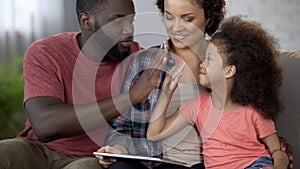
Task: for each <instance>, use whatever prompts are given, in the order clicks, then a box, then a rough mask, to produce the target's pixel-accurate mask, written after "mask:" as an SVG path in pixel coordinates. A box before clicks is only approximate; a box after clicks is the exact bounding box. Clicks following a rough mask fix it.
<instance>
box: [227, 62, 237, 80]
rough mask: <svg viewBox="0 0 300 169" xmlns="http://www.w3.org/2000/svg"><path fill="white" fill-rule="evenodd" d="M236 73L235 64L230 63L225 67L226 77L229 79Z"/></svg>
mask: <svg viewBox="0 0 300 169" xmlns="http://www.w3.org/2000/svg"><path fill="white" fill-rule="evenodd" d="M235 73H236V67H235V65H228V66H226V67H225V78H226V79H229V78H232V77H233V76H234V75H235Z"/></svg>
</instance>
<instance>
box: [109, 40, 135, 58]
mask: <svg viewBox="0 0 300 169" xmlns="http://www.w3.org/2000/svg"><path fill="white" fill-rule="evenodd" d="M129 54H130V49H129V48H128V50H127V51H126V52H122V53H121V52H120V51H119V49H118V43H117V44H116V45H114V46H113V47H112V48H111V49H110V50H109V51H108V52H107V53H106V57H109V58H110V59H111V60H112V61H117V62H121V61H123V60H124V59H125V58H126V57H127V56H129Z"/></svg>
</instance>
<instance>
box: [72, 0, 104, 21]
mask: <svg viewBox="0 0 300 169" xmlns="http://www.w3.org/2000/svg"><path fill="white" fill-rule="evenodd" d="M107 2H108V0H77V2H76V12H77V17H78V19H79V16H80V14H81V13H88V14H92V15H96V14H99V13H100V12H101V11H102V10H103V9H104V8H105V5H106V4H107Z"/></svg>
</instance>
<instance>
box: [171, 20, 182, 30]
mask: <svg viewBox="0 0 300 169" xmlns="http://www.w3.org/2000/svg"><path fill="white" fill-rule="evenodd" d="M182 21H183V19H181V18H176V19H175V21H174V23H173V26H172V29H173V31H174V32H179V31H181V30H182V29H183V25H182Z"/></svg>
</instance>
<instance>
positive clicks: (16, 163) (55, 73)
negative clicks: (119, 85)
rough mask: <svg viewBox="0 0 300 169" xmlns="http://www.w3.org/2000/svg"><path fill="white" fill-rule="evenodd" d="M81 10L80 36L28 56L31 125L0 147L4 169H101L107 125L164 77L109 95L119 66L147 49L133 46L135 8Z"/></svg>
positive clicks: (111, 1)
mask: <svg viewBox="0 0 300 169" xmlns="http://www.w3.org/2000/svg"><path fill="white" fill-rule="evenodd" d="M76 10H77V14H78V20H79V23H80V28H81V32H80V33H64V34H60V35H56V36H52V37H48V38H45V39H42V40H40V41H37V42H35V43H33V44H32V45H31V46H30V47H29V48H28V50H27V51H26V54H25V58H24V78H25V94H24V106H25V108H26V110H27V112H28V115H29V120H28V121H27V122H26V127H25V129H24V130H23V131H22V132H21V133H20V134H19V137H18V138H16V139H10V140H2V141H0V159H1V160H0V168H6V169H7V168H11V169H20V168H25V169H26V168H30V169H33V168H37V169H43V168H45V169H46V168H50V169H60V168H64V169H69V168H70V169H71V168H81V169H82V168H83V169H84V168H102V166H101V165H99V163H98V161H97V159H96V158H95V157H93V151H96V150H97V149H98V148H99V146H102V145H103V144H104V139H105V137H106V133H107V127H106V121H110V120H111V119H113V118H115V117H116V116H118V115H119V113H118V112H124V111H125V110H127V109H129V108H130V107H131V105H130V104H131V103H132V104H137V103H139V102H143V101H144V100H145V99H146V98H147V96H148V94H149V93H150V92H151V90H152V89H153V85H152V84H154V83H148V82H149V80H150V81H151V80H153V81H156V80H157V78H158V75H159V73H158V72H157V71H155V70H149V71H147V73H146V75H145V76H144V80H143V78H141V81H140V83H138V85H137V87H135V88H134V89H133V90H131V91H130V92H129V93H127V94H125V95H124V94H122V95H115V96H114V97H112V93H111V90H112V89H111V88H113V87H114V86H111V81H112V79H113V75H114V74H116V73H115V70H116V68H117V67H118V65H119V63H120V62H121V61H122V60H123V59H124V58H126V57H127V56H128V55H129V54H130V53H133V52H136V51H138V50H140V49H141V47H140V46H139V45H138V44H137V43H136V42H133V17H134V15H135V9H134V5H133V2H132V0H122V1H120V0H77V9H76ZM117 75H118V73H117ZM145 79H147V81H146V80H145ZM117 90H118V89H117ZM128 97H129V98H128ZM129 99H130V101H131V103H130V102H125V101H124V100H129ZM118 103H122V104H118ZM115 105H120V106H118V107H116V106H115ZM101 117H103V119H102V118H101ZM96 143H97V144H96Z"/></svg>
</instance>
